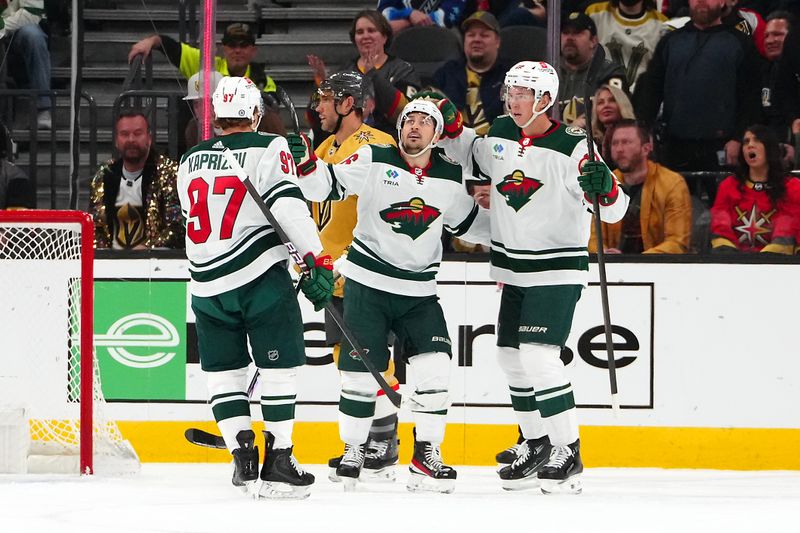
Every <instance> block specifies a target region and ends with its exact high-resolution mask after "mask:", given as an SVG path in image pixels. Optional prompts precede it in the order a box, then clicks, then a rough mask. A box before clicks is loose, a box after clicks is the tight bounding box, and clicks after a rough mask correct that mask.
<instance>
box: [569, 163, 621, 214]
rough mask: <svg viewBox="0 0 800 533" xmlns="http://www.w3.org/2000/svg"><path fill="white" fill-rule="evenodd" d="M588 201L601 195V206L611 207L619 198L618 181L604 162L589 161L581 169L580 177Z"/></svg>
mask: <svg viewBox="0 0 800 533" xmlns="http://www.w3.org/2000/svg"><path fill="white" fill-rule="evenodd" d="M578 183H580V185H581V189H583V192H584V194H585V195H586V197H587V199H588V200H589V201H591V199H592V198H594V196H595V195H596V194H599V195H600V204H601V205H611V204H612V203H614V200H616V197H617V189H616V180H615V179H614V175H613V174H611V171H610V170H609V169H608V167H607V166H606V164H605V163H603V162H602V161H587V162H586V163H584V164H583V168H581V175H580V176H578Z"/></svg>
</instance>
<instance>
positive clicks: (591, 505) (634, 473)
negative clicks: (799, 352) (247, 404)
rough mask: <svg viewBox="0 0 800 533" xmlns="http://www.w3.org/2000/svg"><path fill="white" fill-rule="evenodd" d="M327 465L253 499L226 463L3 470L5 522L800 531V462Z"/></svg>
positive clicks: (55, 526)
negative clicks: (333, 470)
mask: <svg viewBox="0 0 800 533" xmlns="http://www.w3.org/2000/svg"><path fill="white" fill-rule="evenodd" d="M309 469H310V470H311V471H312V472H313V473H314V474H315V475H317V483H316V484H315V485H314V487H313V488H312V493H311V497H310V498H309V499H307V500H304V501H265V500H261V501H253V500H248V499H246V498H245V497H244V496H243V495H242V493H241V492H239V491H238V490H237V489H235V488H234V487H233V486H232V485H231V484H230V467H229V466H228V465H223V464H144V465H142V472H141V473H140V474H139V475H136V476H132V477H127V478H126V477H123V478H103V477H99V476H96V477H83V478H78V477H76V476H52V475H50V476H47V475H38V476H37V475H29V476H16V475H14V476H12V475H0V531H2V532H3V533H6V532H7V533H11V532H18V531H19V532H21V531H32V532H38V531H45V532H48V533H49V532H59V533H60V532H81V533H93V532H103V533H106V532H111V531H113V532H115V533H116V532H125V533H127V532H137V533H142V532H159V533H173V532H198V533H199V532H203V533H205V532H209V533H211V532H227V531H230V532H234V533H250V532H261V531H263V532H280V533H283V532H287V533H288V532H295V531H297V532H303V531H315V532H324V533H328V532H339V531H343V532H353V531H371V532H379V533H390V532H391V533H393V532H407V533H411V532H420V533H422V532H435V533H439V532H449V531H458V532H462V533H473V532H490V533H504V532H518V531H519V532H523V531H524V532H530V533H559V532H574V533H578V532H591V533H597V532H614V533H624V532H637V533H643V532H647V533H650V532H669V533H688V532H695V531H698V532H699V531H702V532H710V533H733V532H742V533H745V532H746V533H762V532H776V531H781V532H800V472H730V471H712V470H658V469H612V468H602V469H587V470H586V472H585V473H584V476H583V486H584V492H583V494H581V495H579V496H568V495H558V496H545V495H542V494H541V493H539V492H538V491H525V492H514V493H511V492H505V491H503V490H502V489H501V488H500V483H499V479H498V478H497V475H496V474H495V473H494V471H493V469H491V468H489V467H463V466H462V467H458V474H459V477H458V481H457V483H456V491H455V493H454V494H451V495H445V494H411V493H409V492H407V491H406V489H405V481H406V476H407V470H406V467H405V466H398V467H397V469H398V470H397V473H398V476H397V477H398V479H397V482H395V483H393V484H365V485H361V486H360V487H359V489H360V491H359V492H356V493H350V494H344V493H343V492H342V486H341V484H334V483H331V482H330V481H328V479H327V475H326V473H327V468H326V467H323V466H319V465H315V466H311V467H310V468H309Z"/></svg>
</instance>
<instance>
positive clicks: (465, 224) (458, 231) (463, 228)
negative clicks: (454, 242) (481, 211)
mask: <svg viewBox="0 0 800 533" xmlns="http://www.w3.org/2000/svg"><path fill="white" fill-rule="evenodd" d="M477 216H478V204H475V205H474V206H472V211H470V213H469V215H467V218H465V219H464V220H463V221H462V222H461V224H459V225H458V226H456V227H454V228H450V227H449V226H447V227H448V228H449V229H450V231H452V233H453V235H455V236H456V237H458V236H459V235H464V234H465V233H466V232H467V231H469V228H471V227H472V223H473V222H474V221H475V218H476V217H477Z"/></svg>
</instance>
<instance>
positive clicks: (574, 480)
mask: <svg viewBox="0 0 800 533" xmlns="http://www.w3.org/2000/svg"><path fill="white" fill-rule="evenodd" d="M580 446H581V441H580V439H578V440H576V441H575V442H573V443H572V444H567V445H565V446H553V451H552V452H551V453H550V458H549V459H548V460H547V463H545V464H544V466H542V468H541V469H540V470H539V480H540V481H541V484H542V492H543V493H545V494H580V493H581V491H582V490H583V487H582V486H581V479H580V478H581V472H583V462H582V461H581V449H580Z"/></svg>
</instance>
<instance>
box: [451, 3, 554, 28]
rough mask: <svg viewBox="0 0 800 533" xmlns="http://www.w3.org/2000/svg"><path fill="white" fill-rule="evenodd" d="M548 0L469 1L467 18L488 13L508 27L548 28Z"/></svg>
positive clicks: (466, 10) (466, 12)
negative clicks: (477, 13) (480, 12)
mask: <svg viewBox="0 0 800 533" xmlns="http://www.w3.org/2000/svg"><path fill="white" fill-rule="evenodd" d="M546 3H547V2H546V0H467V2H466V9H465V11H464V15H465V16H467V17H468V16H470V15H472V14H473V13H475V12H477V11H487V12H489V13H491V14H492V15H494V16H495V17H496V18H497V21H498V22H499V23H500V27H501V28H505V27H506V26H541V27H546V26H547V8H546V7H545V4H546Z"/></svg>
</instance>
